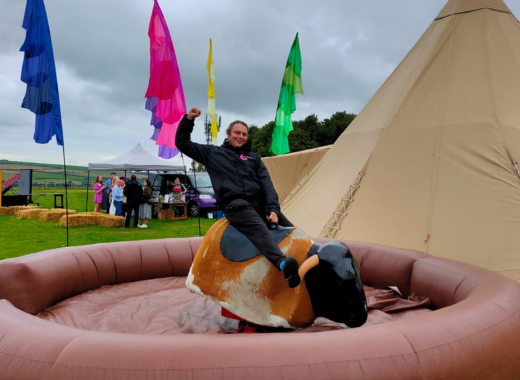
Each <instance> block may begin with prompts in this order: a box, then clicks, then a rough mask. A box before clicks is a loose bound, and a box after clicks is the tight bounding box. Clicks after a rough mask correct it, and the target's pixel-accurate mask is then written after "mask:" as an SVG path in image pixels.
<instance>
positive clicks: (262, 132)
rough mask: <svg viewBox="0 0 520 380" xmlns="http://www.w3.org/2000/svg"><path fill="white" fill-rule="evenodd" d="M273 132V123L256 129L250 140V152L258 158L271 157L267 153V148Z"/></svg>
mask: <svg viewBox="0 0 520 380" xmlns="http://www.w3.org/2000/svg"><path fill="white" fill-rule="evenodd" d="M273 130H274V121H270V122H269V123H267V124H266V125H264V126H263V127H262V128H258V130H257V131H256V132H255V134H254V138H253V140H251V143H252V146H251V150H252V151H253V152H255V153H256V154H258V155H259V156H260V157H269V156H272V153H270V152H269V148H270V147H271V138H272V136H273Z"/></svg>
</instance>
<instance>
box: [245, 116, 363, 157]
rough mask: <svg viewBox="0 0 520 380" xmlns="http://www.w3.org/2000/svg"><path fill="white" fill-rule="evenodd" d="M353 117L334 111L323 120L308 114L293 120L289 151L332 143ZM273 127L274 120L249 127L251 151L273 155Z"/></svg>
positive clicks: (264, 155) (263, 155) (265, 155)
mask: <svg viewBox="0 0 520 380" xmlns="http://www.w3.org/2000/svg"><path fill="white" fill-rule="evenodd" d="M355 117H356V114H353V113H346V112H345V111H343V112H336V113H335V114H334V115H332V116H331V117H330V118H328V119H324V120H323V121H319V120H318V117H317V116H316V115H309V116H307V117H306V118H305V119H303V120H297V121H293V131H292V132H291V133H289V147H290V149H291V153H293V152H299V151H302V150H305V149H312V148H318V147H320V146H325V145H330V144H334V142H335V141H336V140H337V138H338V137H339V136H340V135H341V134H342V133H343V132H344V131H345V129H347V127H348V126H349V125H350V123H352V121H353V120H354V118H355ZM273 129H274V121H270V122H269V123H267V124H265V125H264V126H263V127H258V126H256V125H251V126H250V127H249V137H248V139H249V140H250V141H251V144H252V149H251V150H252V151H253V152H255V153H257V154H258V155H260V156H261V157H269V156H272V155H273V154H272V153H271V152H270V151H269V148H270V147H271V138H272V135H273Z"/></svg>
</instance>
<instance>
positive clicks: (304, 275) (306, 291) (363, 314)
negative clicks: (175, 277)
mask: <svg viewBox="0 0 520 380" xmlns="http://www.w3.org/2000/svg"><path fill="white" fill-rule="evenodd" d="M271 233H272V234H273V237H274V238H275V240H276V241H277V242H278V246H279V247H280V249H281V250H282V252H283V253H284V255H286V256H292V257H294V258H295V259H296V260H297V261H298V264H299V265H300V268H299V275H300V277H301V279H302V282H301V284H300V286H298V287H296V288H294V289H291V288H289V287H288V286H287V283H286V281H285V279H284V277H283V275H282V273H281V272H280V271H279V270H278V269H277V268H275V267H274V266H273V265H272V264H271V263H270V262H269V261H268V260H267V259H266V258H265V257H264V256H263V255H262V254H261V253H260V252H259V251H258V250H257V249H256V248H255V247H254V246H253V244H252V243H251V242H250V241H249V240H248V239H247V238H246V237H245V236H244V235H242V234H241V233H239V232H238V231H237V230H236V229H235V228H234V227H232V226H231V225H229V223H228V222H227V220H226V219H222V220H220V221H218V222H217V223H215V224H214V225H213V227H211V229H210V230H209V231H208V232H207V234H206V236H205V237H204V239H203V241H202V243H201V246H200V248H199V250H198V251H197V254H196V256H195V259H194V261H193V265H192V266H191V269H190V273H189V275H188V278H187V280H186V286H187V287H188V289H189V290H190V291H192V292H195V293H198V294H200V295H202V296H205V297H207V298H209V299H211V300H212V301H214V302H216V303H217V304H219V305H221V306H222V307H224V308H225V309H227V310H229V311H230V312H231V313H233V314H235V315H237V316H238V317H240V318H242V319H245V320H247V321H249V322H252V323H255V324H258V325H262V326H270V327H284V328H302V327H306V326H309V325H311V324H312V323H313V322H314V320H315V319H316V318H317V317H325V318H328V319H330V320H332V321H335V322H339V323H345V324H346V325H347V326H349V327H358V326H361V325H363V324H364V323H365V322H366V320H367V306H366V305H367V303H366V298H365V293H364V290H363V285H362V283H361V278H360V268H359V264H358V262H357V261H356V259H355V258H354V256H353V255H352V254H351V253H350V251H349V249H348V247H347V246H346V245H344V244H342V243H339V242H327V243H325V244H320V243H317V242H314V241H312V240H311V239H310V238H309V237H308V236H307V234H306V233H305V232H303V231H302V230H300V229H299V228H295V227H279V228H277V229H275V230H271Z"/></svg>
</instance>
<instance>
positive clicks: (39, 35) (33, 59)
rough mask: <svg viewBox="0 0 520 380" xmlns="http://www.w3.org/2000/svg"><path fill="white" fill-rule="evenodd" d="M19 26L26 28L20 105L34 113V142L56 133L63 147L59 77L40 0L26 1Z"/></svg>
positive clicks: (48, 138) (43, 142)
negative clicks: (22, 89) (24, 85)
mask: <svg viewBox="0 0 520 380" xmlns="http://www.w3.org/2000/svg"><path fill="white" fill-rule="evenodd" d="M22 27H23V28H24V29H25V30H26V31H27V32H26V35H25V41H24V43H23V45H22V47H21V48H20V51H23V52H24V54H25V55H24V59H23V64H22V75H21V80H22V82H24V83H26V84H27V89H26V92H25V97H24V98H23V101H22V108H27V109H28V110H31V111H32V112H34V113H35V114H36V122H35V129H34V141H35V142H37V143H38V144H47V143H48V142H49V141H50V140H51V139H52V137H53V136H56V142H57V143H58V145H61V146H63V143H64V142H63V128H62V124H61V110H60V96H59V92H58V78H57V76H56V65H55V62H54V53H53V50H52V41H51V32H50V29H49V21H48V19H47V12H46V11H45V5H44V4H43V0H27V4H26V7H25V15H24V18H23V24H22Z"/></svg>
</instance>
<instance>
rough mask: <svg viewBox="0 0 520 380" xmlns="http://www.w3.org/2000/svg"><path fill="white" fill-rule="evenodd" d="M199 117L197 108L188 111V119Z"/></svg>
mask: <svg viewBox="0 0 520 380" xmlns="http://www.w3.org/2000/svg"><path fill="white" fill-rule="evenodd" d="M199 116H200V110H199V109H197V108H192V109H191V110H189V111H188V119H190V120H195V119H196V118H197V117H199Z"/></svg>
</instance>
